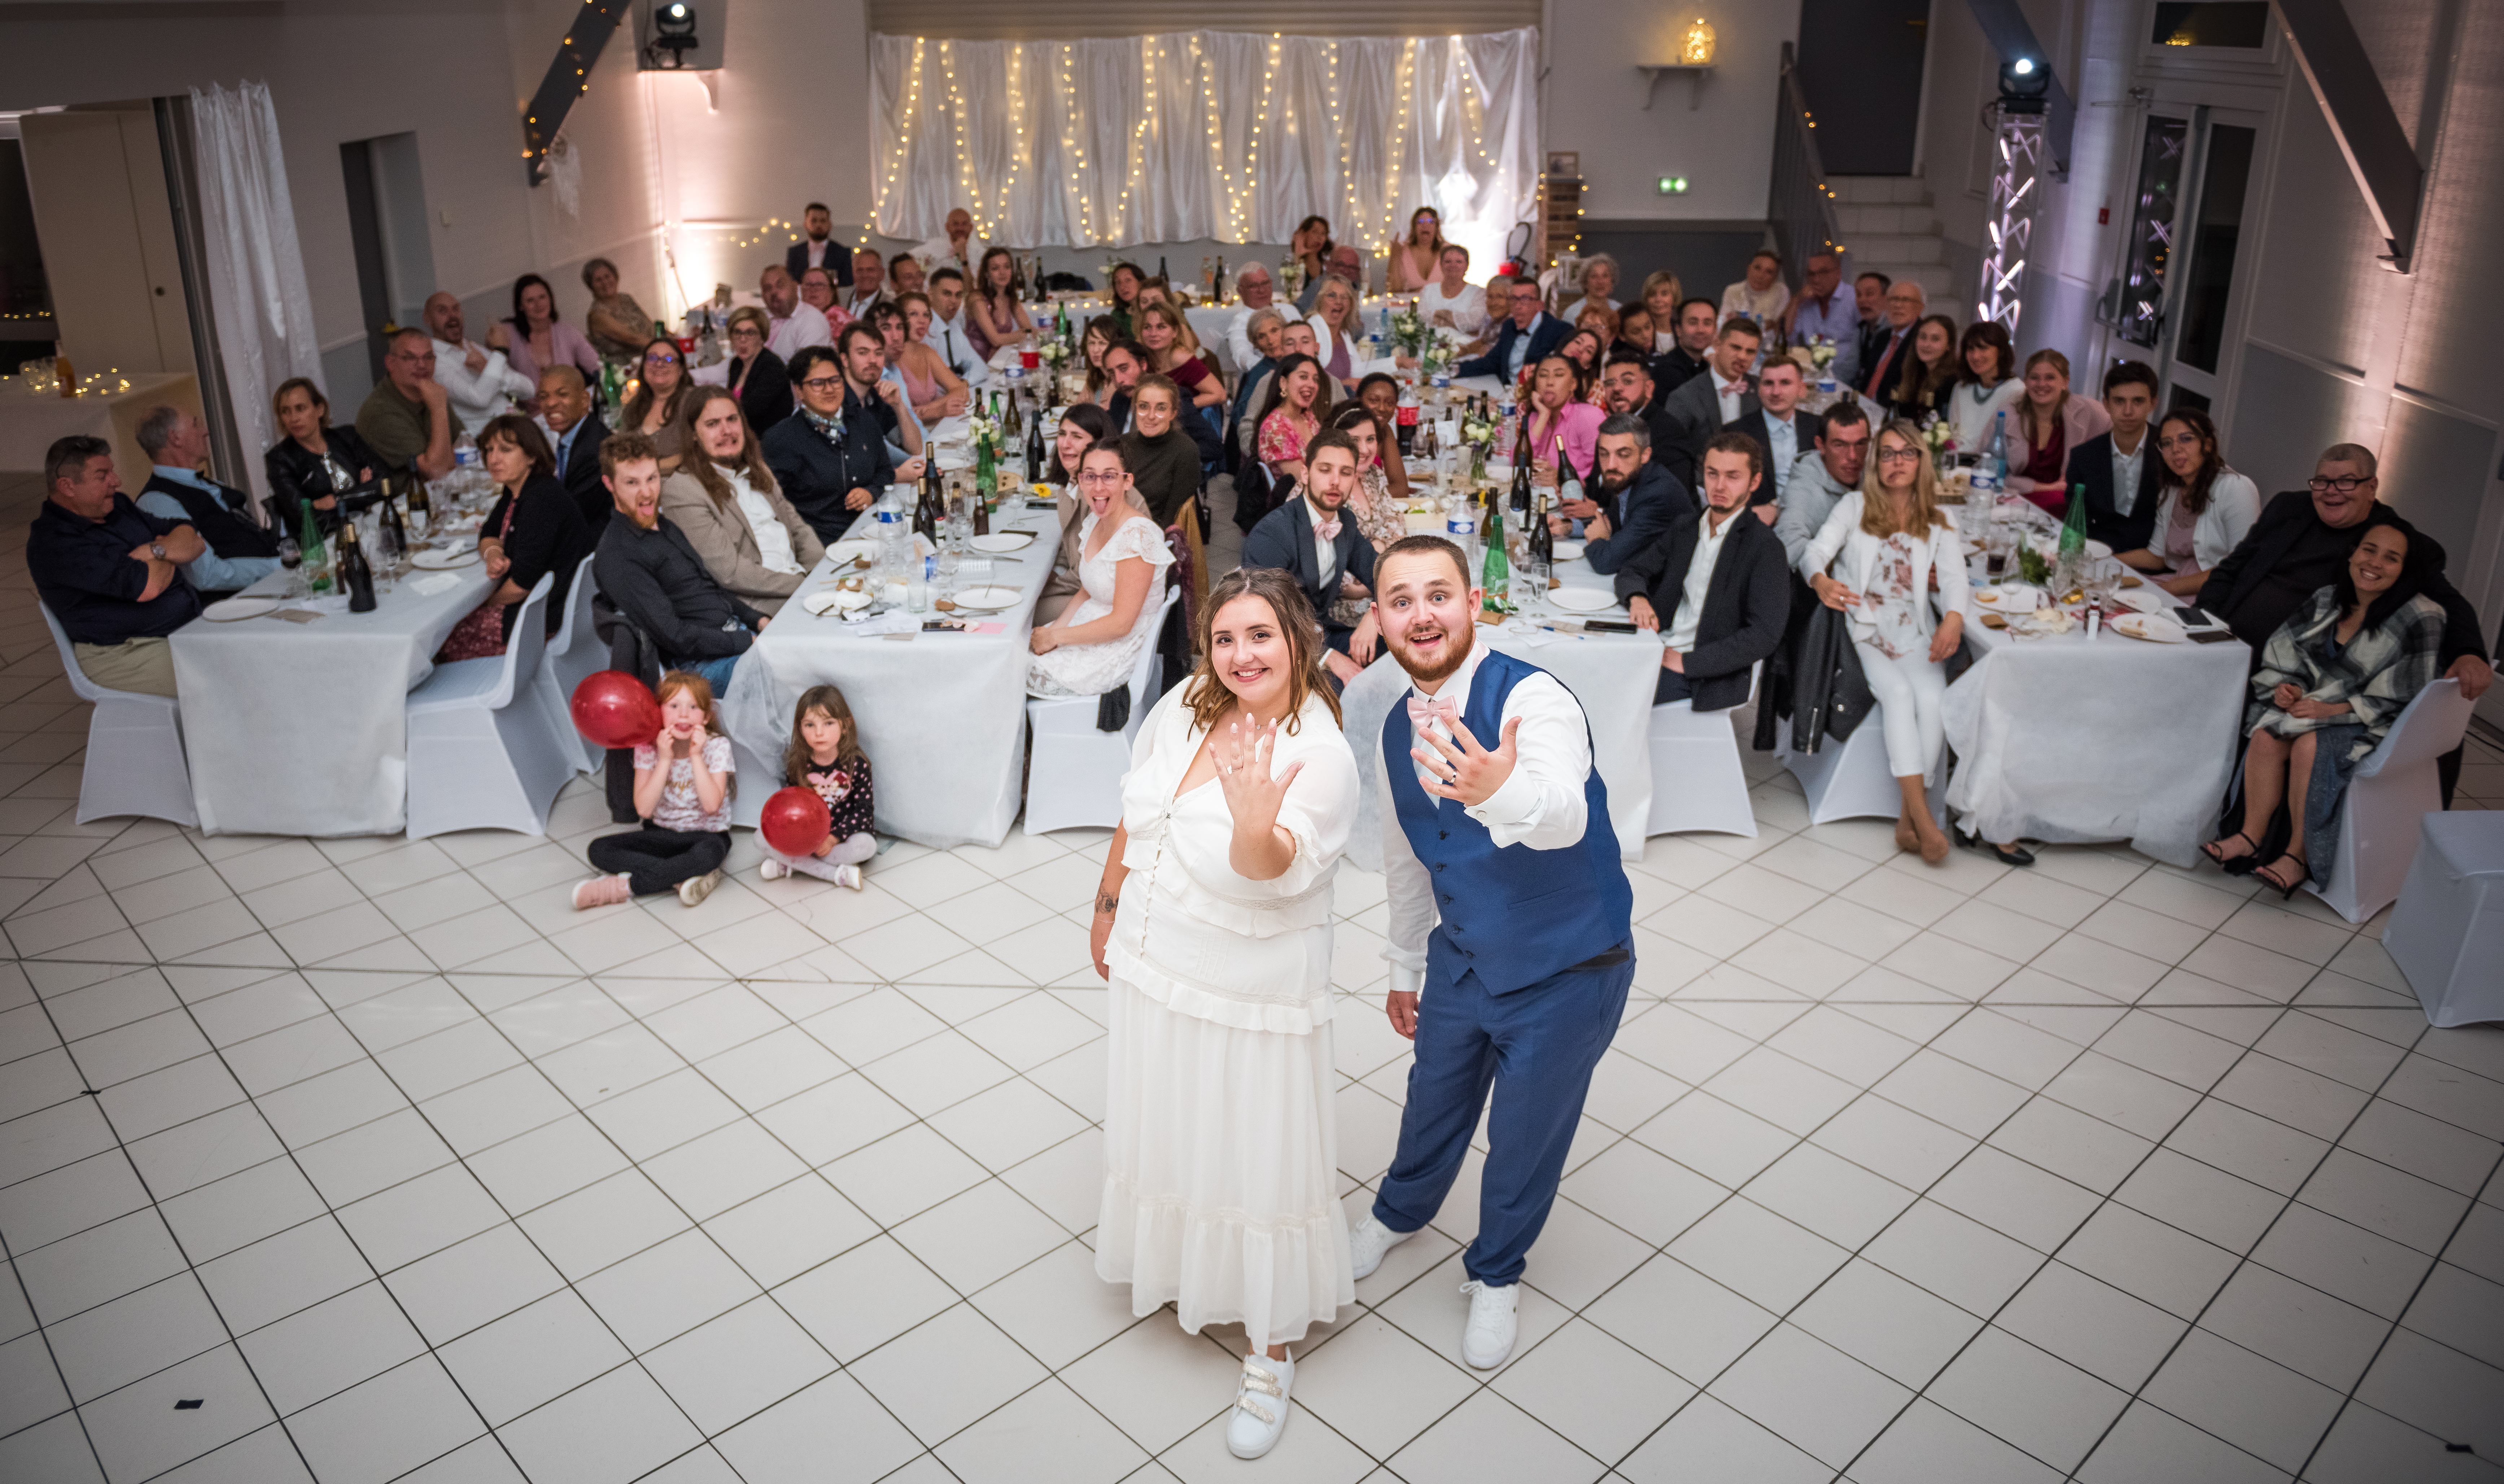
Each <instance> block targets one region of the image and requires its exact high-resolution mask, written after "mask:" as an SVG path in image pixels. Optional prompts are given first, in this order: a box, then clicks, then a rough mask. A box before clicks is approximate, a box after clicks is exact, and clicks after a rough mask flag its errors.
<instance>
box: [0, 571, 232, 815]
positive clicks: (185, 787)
mask: <svg viewBox="0 0 2504 1484" xmlns="http://www.w3.org/2000/svg"><path fill="white" fill-rule="evenodd" d="M35 606H37V607H38V608H41V609H43V613H44V627H45V628H47V629H50V630H51V631H52V643H53V644H54V645H55V646H56V647H57V648H58V649H59V650H60V652H61V669H62V670H63V671H65V672H67V673H68V675H69V681H70V689H71V690H72V691H74V692H76V693H77V695H78V698H79V699H80V700H82V701H90V702H93V703H94V704H95V714H94V715H92V716H90V717H89V718H88V719H87V761H86V766H85V767H84V768H83V769H82V770H81V773H80V777H79V807H78V819H79V823H81V824H85V823H87V821H88V820H90V819H112V818H117V817H120V816H122V815H126V814H139V815H145V816H147V817H148V818H151V819H171V820H172V821H174V822H175V823H176V824H181V825H189V826H191V827H193V828H197V827H198V826H199V823H200V811H199V807H198V806H197V805H196V804H194V803H193V802H192V799H191V765H190V764H189V762H188V761H186V759H185V758H184V756H183V711H182V707H181V706H180V705H178V704H177V703H176V702H174V701H172V700H170V699H168V698H166V697H164V696H143V695H140V694H139V693H138V692H136V691H126V690H107V689H106V688H104V687H103V686H101V685H98V684H96V683H95V682H94V681H93V680H90V679H88V678H87V672H86V671H84V670H81V669H79V662H78V654H77V652H76V651H74V650H73V649H71V648H70V637H69V636H68V635H66V634H64V633H62V632H61V621H60V620H59V619H57V618H54V617H53V616H52V608H51V606H50V605H49V604H44V603H42V602H40V601H39V602H37V604H35Z"/></svg>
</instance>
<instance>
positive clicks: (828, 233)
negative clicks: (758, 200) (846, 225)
mask: <svg viewBox="0 0 2504 1484" xmlns="http://www.w3.org/2000/svg"><path fill="white" fill-rule="evenodd" d="M800 229H801V230H802V231H804V232H806V233H808V235H807V236H805V237H803V238H801V239H800V240H799V241H797V242H795V243H792V244H791V250H790V251H789V252H787V253H784V254H783V255H782V266H783V267H784V268H785V269H786V270H788V271H789V273H790V275H791V282H793V283H795V284H796V283H799V282H801V281H802V280H804V279H806V278H807V277H808V276H809V270H810V269H811V268H823V269H825V270H826V274H827V276H828V277H830V278H832V279H833V280H834V281H835V283H836V285H837V286H838V287H840V288H845V289H849V288H851V287H852V250H851V249H849V248H847V247H845V246H844V245H843V244H842V243H840V242H837V241H835V214H834V213H833V212H831V211H828V210H827V209H826V203H825V202H823V201H811V202H810V203H809V206H808V209H807V210H806V211H803V212H801V213H800Z"/></svg>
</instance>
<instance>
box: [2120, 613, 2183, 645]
mask: <svg viewBox="0 0 2504 1484" xmlns="http://www.w3.org/2000/svg"><path fill="white" fill-rule="evenodd" d="M2112 630H2113V632H2114V633H2115V634H2118V635H2121V636H2123V637H2124V638H2138V639H2145V640H2147V641H2148V642H2149V643H2151V644H2183V643H2188V642H2190V639H2191V636H2190V635H2188V634H2185V633H2184V632H2182V626H2181V625H2179V624H2176V623H2175V622H2174V620H2172V619H2170V618H2167V617H2164V616H2163V615H2161V614H2156V613H2131V614H2127V615H2125V616H2123V617H2121V618H2116V619H2114V620H2113V621H2112Z"/></svg>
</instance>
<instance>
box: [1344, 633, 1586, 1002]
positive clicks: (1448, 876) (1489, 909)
mask: <svg viewBox="0 0 2504 1484" xmlns="http://www.w3.org/2000/svg"><path fill="white" fill-rule="evenodd" d="M1546 673H1547V672H1546V671H1543V670H1541V669H1540V668H1539V667H1538V666H1536V665H1530V664H1525V663H1524V662H1522V661H1520V660H1516V659H1514V658H1513V657H1512V656H1511V655H1508V654H1504V653H1502V652H1500V651H1497V650H1493V649H1490V650H1488V651H1487V654H1486V657H1485V658H1484V659H1482V660H1480V661H1479V662H1478V673H1476V674H1475V675H1473V676H1472V677H1471V680H1470V704H1469V706H1468V707H1466V708H1465V709H1463V711H1462V712H1461V722H1462V724H1463V725H1464V726H1467V727H1468V728H1469V729H1470V735H1471V736H1473V737H1475V738H1477V739H1478V744H1479V745H1480V746H1486V747H1493V746H1495V745H1497V744H1499V743H1500V742H1502V741H1503V738H1504V702H1505V698H1506V697H1507V696H1509V695H1511V694H1512V693H1513V687H1514V686H1516V685H1518V684H1520V683H1521V682H1522V681H1523V680H1525V679H1527V678H1529V677H1530V676H1532V675H1537V674H1546ZM1588 726H1589V723H1588V722H1587V721H1586V722H1585V723H1584V727H1585V731H1586V735H1587V729H1588ZM1409 730H1410V729H1409V725H1408V707H1407V705H1406V704H1405V703H1404V704H1403V705H1400V706H1395V707H1392V708H1391V714H1390V716H1389V717H1387V718H1386V719H1385V720H1384V722H1383V726H1382V766H1383V767H1384V768H1386V769H1388V770H1389V772H1388V774H1387V775H1386V777H1389V778H1390V779H1391V798H1392V802H1393V803H1394V804H1395V805H1396V806H1397V807H1398V809H1399V811H1400V828H1401V830H1402V832H1403V833H1405V834H1406V835H1408V847H1409V848H1410V849H1411V850H1414V851H1415V852H1416V853H1417V859H1418V860H1419V861H1421V862H1422V863H1424V865H1425V867H1426V874H1427V877H1428V879H1429V880H1430V881H1431V882H1432V884H1433V886H1434V890H1435V907H1436V910H1437V912H1438V913H1440V914H1441V915H1442V917H1443V920H1442V921H1441V922H1440V923H1438V924H1437V925H1436V928H1435V932H1434V936H1433V938H1432V939H1430V940H1429V947H1428V950H1427V955H1426V958H1427V969H1428V973H1429V975H1430V977H1437V978H1443V979H1447V980H1451V981H1454V982H1457V981H1458V980H1459V979H1460V978H1461V977H1462V976H1463V975H1465V974H1470V973H1475V974H1477V975H1478V982H1479V983H1480V984H1484V985H1485V986H1486V989H1487V992H1488V993H1490V994H1511V993H1512V992H1513V991H1514V990H1516V989H1520V988H1524V987H1526V986H1528V985H1531V984H1537V983H1539V982H1540V981H1541V980H1544V979H1547V978H1548V977H1549V976H1550V975H1553V974H1557V973H1560V972H1562V971H1564V970H1566V969H1570V968H1572V967H1573V966H1574V965H1576V964H1578V963H1581V962H1582V961H1583V960H1584V959H1586V958H1590V957H1593V956H1595V955H1597V954H1601V953H1605V952H1607V951H1608V950H1609V949H1614V948H1616V947H1617V946H1618V945H1619V944H1622V943H1625V942H1626V941H1627V940H1628V939H1629V937H1630V936H1631V934H1632V926H1631V924H1632V920H1633V915H1634V891H1633V888H1631V887H1629V886H1628V885H1627V884H1626V871H1625V865H1624V863H1623V862H1621V861H1620V860H1618V858H1617V830H1616V829H1615V828H1613V827H1612V826H1611V825H1610V823H1609V789H1608V785H1607V784H1605V783H1603V782H1601V781H1600V771H1599V769H1598V768H1596V767H1594V768H1593V769H1592V770H1591V775H1590V777H1588V778H1586V779H1584V780H1583V783H1582V804H1583V808H1584V809H1585V811H1587V813H1588V816H1589V817H1588V822H1587V823H1586V824H1584V825H1583V827H1582V839H1581V840H1580V841H1578V842H1576V843H1575V844H1573V845H1570V846H1565V847H1564V848H1563V849H1560V850H1534V849H1532V848H1530V846H1525V845H1515V846H1504V847H1502V848H1499V847H1498V846H1496V843H1495V840H1494V837H1492V836H1490V835H1489V834H1488V833H1487V828H1486V826H1485V825H1483V824H1480V823H1478V821H1477V820H1475V819H1473V818H1471V817H1470V816H1469V814H1468V812H1467V811H1464V810H1463V809H1462V808H1461V806H1460V804H1459V803H1457V802H1456V801H1454V800H1450V799H1439V798H1437V797H1436V796H1434V795H1433V794H1430V793H1428V792H1426V790H1425V789H1424V788H1423V787H1422V786H1420V785H1419V783H1418V782H1417V765H1416V762H1415V760H1413V759H1412V758H1410V757H1409V755H1408V747H1409Z"/></svg>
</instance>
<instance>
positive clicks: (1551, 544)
mask: <svg viewBox="0 0 2504 1484" xmlns="http://www.w3.org/2000/svg"><path fill="white" fill-rule="evenodd" d="M1530 557H1531V565H1532V567H1533V568H1534V569H1540V570H1546V569H1550V568H1553V567H1554V566H1555V565H1556V533H1555V532H1554V531H1553V530H1551V529H1549V527H1548V495H1547V492H1545V491H1539V492H1535V493H1534V494H1533V495H1532V496H1531V500H1530Z"/></svg>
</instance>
